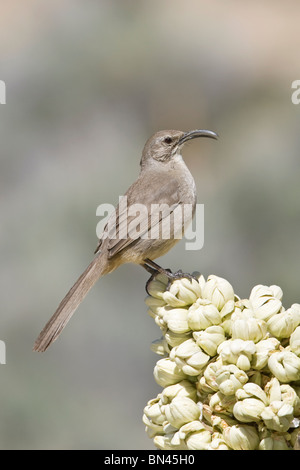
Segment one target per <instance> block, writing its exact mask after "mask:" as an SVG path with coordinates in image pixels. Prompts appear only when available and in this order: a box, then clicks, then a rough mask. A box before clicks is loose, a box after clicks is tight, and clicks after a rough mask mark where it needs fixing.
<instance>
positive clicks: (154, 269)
mask: <svg viewBox="0 0 300 470" xmlns="http://www.w3.org/2000/svg"><path fill="white" fill-rule="evenodd" d="M141 266H143V268H145V269H146V271H148V272H149V273H151V277H150V279H149V280H148V281H147V284H146V291H147V293H148V294H149V292H148V285H149V283H150V282H151V281H152V280H153V279H154V278H155V276H157V274H159V273H160V274H164V275H165V276H167V278H168V281H169V282H168V286H167V290H168V289H169V288H170V286H171V284H172V282H173V281H175V280H176V279H182V278H184V277H185V278H187V279H189V281H190V282H192V280H193V279H195V280H196V281H197V279H196V278H195V277H194V276H192V275H191V274H188V273H183V272H182V270H181V269H180V270H179V271H176V272H175V273H172V271H171V270H170V269H164V268H162V267H161V266H159V265H158V264H156V263H154V261H152V260H151V259H149V258H146V259H145V260H144V263H143V264H142V265H141Z"/></svg>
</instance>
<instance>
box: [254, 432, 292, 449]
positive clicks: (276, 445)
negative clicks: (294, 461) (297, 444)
mask: <svg viewBox="0 0 300 470" xmlns="http://www.w3.org/2000/svg"><path fill="white" fill-rule="evenodd" d="M258 450H291V448H290V447H289V446H288V445H287V442H286V440H285V438H284V436H281V435H280V434H276V433H273V434H271V435H270V436H268V437H264V438H263V439H262V440H261V441H260V443H259V446H258Z"/></svg>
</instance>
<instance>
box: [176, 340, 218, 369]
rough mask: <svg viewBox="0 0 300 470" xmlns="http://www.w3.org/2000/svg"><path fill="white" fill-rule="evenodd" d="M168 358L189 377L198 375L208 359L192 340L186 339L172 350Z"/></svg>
mask: <svg viewBox="0 0 300 470" xmlns="http://www.w3.org/2000/svg"><path fill="white" fill-rule="evenodd" d="M170 358H171V359H173V360H174V361H175V362H176V364H177V365H178V366H179V367H180V368H181V369H182V371H183V372H184V373H185V374H187V375H191V376H196V375H199V373H200V372H201V371H202V369H203V368H204V367H205V366H206V364H207V363H208V361H209V359H210V357H209V356H208V355H207V354H205V353H204V352H203V351H201V349H200V348H199V346H198V345H197V344H196V343H195V341H194V340H193V339H188V340H187V341H184V342H183V343H181V344H180V345H179V346H176V347H175V348H173V349H172V351H171V353H170Z"/></svg>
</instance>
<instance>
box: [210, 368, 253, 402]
mask: <svg viewBox="0 0 300 470" xmlns="http://www.w3.org/2000/svg"><path fill="white" fill-rule="evenodd" d="M215 381H216V383H217V385H218V389H219V390H220V392H221V393H223V394H224V395H234V393H235V392H236V390H237V389H238V388H241V387H242V386H243V385H244V384H245V383H246V382H247V381H248V376H247V374H246V373H245V372H244V371H243V370H240V369H239V368H238V367H236V366H235V365H233V364H230V365H228V366H222V367H220V369H219V370H218V371H217V373H216V377H215Z"/></svg>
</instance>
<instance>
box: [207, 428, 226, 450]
mask: <svg viewBox="0 0 300 470" xmlns="http://www.w3.org/2000/svg"><path fill="white" fill-rule="evenodd" d="M211 437H212V439H211V443H210V444H209V445H208V446H207V450H229V447H228V445H227V444H226V443H225V441H224V437H223V434H221V433H219V432H214V433H213V434H212V436H211Z"/></svg>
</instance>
